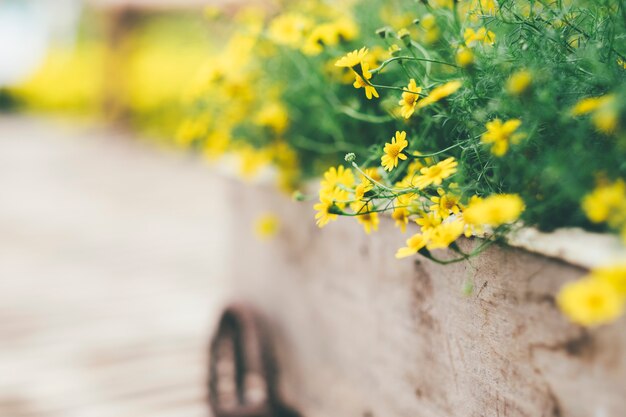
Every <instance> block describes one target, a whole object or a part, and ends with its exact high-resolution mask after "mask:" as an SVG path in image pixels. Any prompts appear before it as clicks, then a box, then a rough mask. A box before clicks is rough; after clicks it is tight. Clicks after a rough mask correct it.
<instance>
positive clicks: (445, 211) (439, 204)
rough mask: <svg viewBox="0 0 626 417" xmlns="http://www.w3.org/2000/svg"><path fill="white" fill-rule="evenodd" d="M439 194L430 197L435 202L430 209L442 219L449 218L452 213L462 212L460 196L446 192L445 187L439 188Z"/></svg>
mask: <svg viewBox="0 0 626 417" xmlns="http://www.w3.org/2000/svg"><path fill="white" fill-rule="evenodd" d="M437 194H439V195H438V196H434V197H431V198H430V201H432V202H433V203H435V204H433V205H432V206H430V207H429V209H430V211H432V212H434V213H436V214H437V216H439V217H441V218H442V219H447V218H448V217H449V216H450V214H459V213H460V212H461V207H460V205H459V203H460V201H459V200H460V199H459V196H457V195H454V194H452V193H446V192H445V191H444V190H443V188H437Z"/></svg>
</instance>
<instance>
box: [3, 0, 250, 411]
mask: <svg viewBox="0 0 626 417" xmlns="http://www.w3.org/2000/svg"><path fill="white" fill-rule="evenodd" d="M245 3H246V4H250V3H251V2H250V1H247V2H245ZM260 3H262V2H260ZM241 6H242V2H237V1H228V0H213V1H208V0H206V1H203V0H134V1H129V0H89V1H81V0H55V1H49V0H0V189H1V190H2V191H1V192H0V416H2V417H20V416H66V417H67V416H117V417H119V416H133V417H140V416H148V415H149V416H178V415H185V416H205V415H208V413H209V412H208V406H207V404H206V400H205V397H206V395H205V386H206V368H205V364H206V355H205V352H206V350H207V346H208V340H209V337H210V332H211V326H212V324H213V323H214V321H215V318H216V314H217V312H218V309H219V307H220V306H219V305H218V304H217V301H216V300H218V299H221V297H222V296H224V294H225V292H227V285H226V284H225V283H224V282H223V281H224V278H222V277H225V276H226V274H227V270H228V263H227V261H226V260H225V258H224V252H225V250H226V249H225V248H226V247H227V246H228V239H229V237H228V234H227V233H226V232H227V229H228V226H227V224H228V219H226V218H225V216H226V215H227V213H228V210H226V209H225V207H223V206H221V205H220V204H221V203H220V199H219V198H217V197H218V196H219V194H220V192H221V189H220V187H221V183H219V182H217V181H215V180H214V179H212V178H213V177H212V176H210V175H209V174H208V168H207V166H206V164H204V163H202V161H200V160H198V159H197V158H195V157H192V156H189V155H186V154H184V153H181V152H174V151H171V150H169V145H168V143H169V142H171V138H172V136H173V135H174V133H175V131H176V129H177V128H178V126H179V125H180V123H181V120H182V118H183V112H182V110H181V108H182V106H181V105H180V103H181V97H183V96H184V93H185V88H186V86H187V85H188V84H189V80H190V79H192V78H193V77H194V75H195V74H196V73H197V71H198V67H200V65H201V63H202V62H203V60H204V59H205V57H206V55H207V51H209V50H211V49H212V48H216V47H219V41H218V40H219V39H220V30H221V29H220V24H219V19H218V20H217V21H215V22H214V24H212V25H209V24H207V21H206V18H205V15H206V13H213V12H215V11H216V10H217V11H219V13H221V14H223V15H222V16H223V18H224V19H228V16H229V15H230V14H232V13H235V12H236V11H237V10H238V9H239V8H240V7H241ZM207 7H209V8H208V9H207ZM207 11H208V12H207ZM155 145H156V146H155ZM161 145H162V146H161ZM220 283H222V284H223V285H220Z"/></svg>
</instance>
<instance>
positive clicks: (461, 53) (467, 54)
mask: <svg viewBox="0 0 626 417" xmlns="http://www.w3.org/2000/svg"><path fill="white" fill-rule="evenodd" d="M454 60H455V61H456V63H457V65H458V66H460V67H463V68H466V67H469V66H470V65H472V64H473V63H474V52H472V50H471V49H470V48H466V47H460V48H459V49H458V50H457V51H456V55H455V56H454Z"/></svg>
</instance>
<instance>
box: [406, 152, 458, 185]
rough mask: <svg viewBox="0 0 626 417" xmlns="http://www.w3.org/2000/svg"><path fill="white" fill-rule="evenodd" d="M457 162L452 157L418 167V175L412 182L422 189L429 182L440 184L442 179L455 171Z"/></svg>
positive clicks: (429, 183)
mask: <svg viewBox="0 0 626 417" xmlns="http://www.w3.org/2000/svg"><path fill="white" fill-rule="evenodd" d="M457 165H458V162H456V160H455V159H454V158H453V157H450V158H448V159H444V160H443V161H441V162H439V163H437V164H435V165H432V166H429V167H424V168H422V169H420V174H421V175H420V176H419V177H417V178H415V180H414V181H413V183H414V184H415V186H416V187H418V188H420V189H422V188H426V187H428V186H429V185H431V184H434V185H441V183H442V182H443V180H444V179H446V178H448V177H449V176H450V175H452V174H454V173H455V172H456V167H457Z"/></svg>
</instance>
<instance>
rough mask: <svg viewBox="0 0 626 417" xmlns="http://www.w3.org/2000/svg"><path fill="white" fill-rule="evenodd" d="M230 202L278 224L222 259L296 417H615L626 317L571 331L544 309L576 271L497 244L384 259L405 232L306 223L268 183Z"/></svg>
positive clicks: (625, 393) (619, 409)
mask: <svg viewBox="0 0 626 417" xmlns="http://www.w3.org/2000/svg"><path fill="white" fill-rule="evenodd" d="M231 201H232V204H233V205H236V206H237V207H243V208H246V210H247V213H246V214H242V215H241V216H240V219H241V221H240V222H239V223H238V224H240V225H246V224H249V222H250V221H252V219H253V218H254V216H255V215H256V213H258V212H259V211H267V210H269V211H275V212H277V213H280V217H281V218H283V219H285V220H284V224H283V229H282V231H281V232H280V236H279V237H278V238H277V239H276V240H275V241H274V242H273V243H271V244H261V243H257V242H255V241H254V240H242V241H241V242H240V244H239V253H245V254H246V262H245V264H242V263H241V262H239V263H236V262H235V260H233V262H234V265H235V266H236V267H239V269H238V270H237V271H236V273H235V278H236V279H237V284H238V290H237V291H238V293H242V294H245V296H246V297H247V298H249V299H251V300H254V302H255V303H257V304H259V305H260V306H261V307H262V308H263V309H264V310H265V311H267V313H268V315H269V316H270V317H271V319H272V320H273V321H274V322H275V323H276V324H277V326H278V328H279V331H278V332H279V339H280V342H281V343H280V345H281V346H282V349H283V355H282V357H283V361H284V362H285V363H286V372H285V380H284V384H285V391H286V392H287V393H288V394H289V395H288V397H290V398H292V400H293V402H294V403H296V404H297V405H298V406H299V407H300V408H301V409H302V410H305V411H306V415H307V416H313V417H315V416H320V417H322V416H328V415H362V416H364V415H372V416H406V417H409V416H411V417H415V416H432V417H435V416H459V417H468V416H469V417H473V416H476V417H478V416H502V417H504V416H510V417H518V416H519V417H522V416H528V417H538V416H546V417H548V416H550V417H557V416H559V417H561V416H570V417H584V416H605V417H621V416H624V415H626V320H624V319H622V320H621V321H619V322H617V323H615V324H613V325H611V326H606V327H602V328H598V329H593V330H583V329H581V328H579V327H577V326H573V325H571V324H569V323H568V322H567V321H566V319H565V318H564V317H563V316H562V314H561V313H560V312H559V311H558V310H557V308H556V306H555V303H554V295H555V294H556V292H557V290H558V288H559V287H560V285H561V284H562V283H563V282H565V281H567V280H571V279H575V278H578V277H579V276H581V275H582V274H583V273H584V270H582V269H580V268H578V267H574V266H571V265H568V264H566V263H563V262H561V261H558V260H554V259H549V258H546V257H542V256H539V255H535V254H531V253H528V252H524V251H523V250H519V249H512V248H501V247H493V248H492V249H490V250H488V252H486V253H485V254H483V255H482V256H480V257H477V258H474V259H472V260H471V261H469V262H466V263H463V264H454V265H449V266H440V265H436V264H433V263H432V262H430V261H427V260H425V259H421V260H420V261H419V262H417V263H415V262H414V261H413V260H403V261H397V260H396V259H394V253H395V250H396V249H397V248H398V247H399V246H402V244H403V243H404V239H406V237H402V236H401V235H400V234H399V232H398V231H397V230H393V229H394V228H393V224H392V221H391V220H387V219H383V220H382V221H381V227H380V228H381V230H380V231H379V232H378V233H377V234H375V235H373V236H366V235H365V234H364V233H363V232H362V230H361V227H360V226H359V225H358V224H357V223H356V222H354V221H353V220H351V219H340V220H339V221H338V222H336V223H333V224H331V225H329V226H328V227H327V228H326V229H323V230H322V231H319V230H317V229H316V227H315V225H314V224H313V222H312V220H311V219H312V214H313V212H312V211H311V209H310V208H308V207H306V206H304V205H300V206H294V205H293V204H292V203H290V202H289V200H288V199H287V198H285V197H282V196H279V195H276V194H275V193H274V192H273V191H272V190H270V189H267V188H266V189H264V188H262V187H257V188H256V189H254V190H250V189H247V192H246V193H240V192H237V193H236V194H233V195H232V197H231ZM252 207H253V209H252ZM234 234H235V235H236V236H243V235H244V234H245V230H243V228H240V229H239V230H237V231H235V232H234ZM473 244H474V242H471V241H466V242H464V246H465V247H468V246H471V245H473ZM239 256H240V255H237V257H236V258H235V259H239ZM251 265H254V268H252V269H251V268H250V266H251ZM251 270H252V271H254V272H251ZM468 283H471V284H472V285H473V287H474V291H473V292H472V293H471V294H464V288H466V287H467V285H468Z"/></svg>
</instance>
